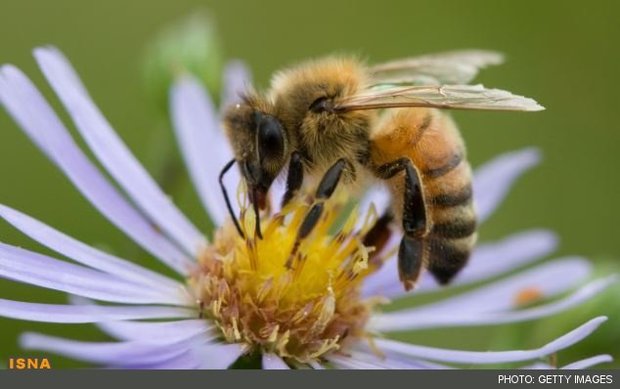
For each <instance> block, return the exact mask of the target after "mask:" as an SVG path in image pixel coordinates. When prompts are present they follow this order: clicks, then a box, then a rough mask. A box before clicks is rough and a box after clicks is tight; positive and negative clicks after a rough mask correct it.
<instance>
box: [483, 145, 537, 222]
mask: <svg viewBox="0 0 620 389" xmlns="http://www.w3.org/2000/svg"><path fill="white" fill-rule="evenodd" d="M539 162H540V153H539V152H538V150H536V149H535V148H528V149H523V150H519V151H514V152H511V153H506V154H502V155H500V156H499V157H496V158H495V159H493V160H492V161H490V162H487V163H486V164H484V165H482V166H480V167H478V168H477V169H476V171H475V172H474V182H473V189H474V203H475V204H476V209H477V212H478V220H479V222H480V223H482V222H484V221H485V220H486V219H487V218H488V217H489V216H490V215H491V214H492V213H493V211H495V209H496V208H497V207H498V206H499V204H501V202H502V201H503V200H504V198H505V197H506V195H507V194H508V191H509V190H510V188H511V187H512V185H513V184H514V182H515V181H516V180H517V178H519V177H520V176H521V175H522V174H523V173H524V172H526V171H527V170H529V169H531V168H532V167H533V166H536V165H537V164H538V163H539Z"/></svg>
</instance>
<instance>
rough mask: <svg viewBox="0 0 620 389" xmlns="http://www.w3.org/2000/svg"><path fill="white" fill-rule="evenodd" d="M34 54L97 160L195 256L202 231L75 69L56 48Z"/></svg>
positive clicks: (158, 225) (167, 232)
mask: <svg viewBox="0 0 620 389" xmlns="http://www.w3.org/2000/svg"><path fill="white" fill-rule="evenodd" d="M34 56H35V58H36V60H37V62H38V64H39V67H40V68H41V71H42V72H43V74H44V75H45V77H46V78H47V81H48V82H49V83H50V85H51V86H52V88H53V89H54V91H55V92H56V95H57V96H58V97H59V98H60V100H61V102H62V103H63V105H64V106H65V108H66V109H67V111H68V112H69V114H70V116H71V118H72V119H73V122H74V123H75V125H76V127H77V129H78V130H79V132H80V134H81V135H82V137H83V138H84V140H85V141H86V143H87V144H88V145H89V147H90V149H91V150H92V151H93V153H94V154H95V156H96V157H97V159H98V160H99V162H101V164H102V165H103V166H104V167H105V168H106V170H107V172H108V173H110V175H111V176H112V177H114V179H115V180H116V181H117V182H118V183H119V184H120V186H121V187H122V188H123V189H124V190H125V192H126V193H127V194H128V195H129V197H131V199H132V200H133V201H134V202H135V204H136V205H137V206H138V207H140V209H141V210H142V211H143V212H144V213H145V214H146V215H147V216H148V217H149V218H150V219H151V220H152V221H153V222H154V223H155V224H156V225H157V227H158V228H159V229H161V230H162V231H164V232H165V233H166V234H168V235H169V236H171V237H172V238H173V239H174V240H175V241H176V242H178V243H179V244H180V245H181V246H182V247H183V248H184V249H185V251H186V252H187V253H188V254H190V255H192V256H194V255H196V254H197V252H198V250H199V249H200V248H201V247H202V246H203V245H204V237H203V235H202V234H201V233H200V232H199V231H198V230H197V229H196V227H194V226H193V225H192V223H191V222H189V220H187V218H185V216H184V215H183V214H182V213H181V212H180V211H179V210H178V209H177V208H176V207H175V206H174V204H173V203H172V202H171V201H170V198H169V197H168V196H167V195H166V194H164V193H163V192H162V191H161V189H160V188H159V187H158V186H157V184H156V183H155V181H154V180H153V178H152V177H151V176H150V175H149V174H148V173H147V171H146V170H145V169H144V167H143V166H142V165H141V164H140V162H138V160H137V159H136V158H135V157H134V155H133V154H132V153H131V151H129V149H128V148H127V146H126V145H125V144H124V143H123V141H122V140H121V139H120V137H119V136H118V134H116V132H115V131H114V130H113V129H112V126H111V125H110V123H108V121H107V120H106V119H105V117H104V116H103V114H102V113H101V111H100V110H99V109H98V108H97V106H96V105H95V103H94V102H93V101H92V99H91V97H90V96H89V94H88V92H87V91H86V88H85V87H84V85H83V84H82V82H81V80H80V78H79V76H78V75H77V73H76V71H75V70H74V69H73V67H72V66H71V64H70V63H69V61H68V60H67V59H66V58H65V57H64V55H63V54H62V53H61V52H60V51H58V50H57V49H56V48H51V47H49V48H37V49H35V50H34Z"/></svg>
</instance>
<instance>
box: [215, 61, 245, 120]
mask: <svg viewBox="0 0 620 389" xmlns="http://www.w3.org/2000/svg"><path fill="white" fill-rule="evenodd" d="M251 84H252V76H251V74H250V71H249V70H248V68H247V67H246V66H245V64H244V63H243V62H242V61H239V60H235V61H230V62H229V63H228V64H226V68H225V69H224V80H223V85H224V88H223V89H222V99H221V102H222V105H221V106H222V109H226V108H228V107H230V106H232V105H233V104H237V103H239V102H241V94H242V93H244V92H245V91H246V90H247V88H248V87H250V86H251Z"/></svg>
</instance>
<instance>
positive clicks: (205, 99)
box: [170, 75, 240, 225]
mask: <svg viewBox="0 0 620 389" xmlns="http://www.w3.org/2000/svg"><path fill="white" fill-rule="evenodd" d="M170 105H171V108H170V111H171V114H172V121H173V123H174V129H175V134H176V136H177V141H178V143H179V147H180V148H181V152H182V153H181V154H182V155H183V158H184V159H185V165H186V166H187V170H188V171H189V175H190V178H191V179H192V182H193V183H194V187H195V188H196V190H197V191H198V195H199V197H200V199H201V201H202V204H203V206H204V207H205V209H206V210H207V212H208V213H209V215H210V216H211V218H212V220H213V221H214V222H215V224H216V225H221V224H222V223H223V222H224V220H226V218H227V217H228V213H227V210H226V204H225V203H224V197H223V195H222V192H221V191H220V190H219V187H218V178H219V174H220V171H221V170H222V168H223V167H224V165H225V164H226V163H227V162H228V161H230V160H231V159H232V158H233V155H232V151H231V149H230V147H229V145H228V144H227V142H226V141H225V140H224V138H223V135H222V134H221V129H220V124H219V119H218V118H217V117H216V113H215V109H214V107H213V103H212V102H211V100H210V98H209V95H208V94H207V93H206V92H205V90H204V89H203V88H202V86H201V85H200V83H199V82H198V81H197V80H196V79H194V78H193V77H192V76H189V75H185V76H183V77H181V78H180V79H179V80H178V81H177V82H176V84H175V85H174V86H173V88H172V91H171V95H170ZM239 180H240V175H239V169H238V168H237V167H236V166H233V167H232V169H231V170H229V172H228V175H227V179H226V185H227V187H228V192H229V194H230V195H231V197H232V204H233V207H234V209H235V212H237V213H238V211H239V209H238V207H237V205H236V204H237V202H236V201H235V199H236V193H237V186H238V184H239Z"/></svg>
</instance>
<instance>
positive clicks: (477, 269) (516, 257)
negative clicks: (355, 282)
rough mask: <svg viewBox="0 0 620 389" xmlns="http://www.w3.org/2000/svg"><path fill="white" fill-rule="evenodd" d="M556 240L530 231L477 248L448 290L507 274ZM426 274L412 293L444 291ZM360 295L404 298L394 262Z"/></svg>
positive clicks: (373, 277)
mask: <svg viewBox="0 0 620 389" xmlns="http://www.w3.org/2000/svg"><path fill="white" fill-rule="evenodd" d="M556 246H557V237H556V235H555V234H553V233H552V232H550V231H546V230H531V231H526V232H522V233H518V234H515V235H511V236H509V237H507V238H504V239H503V240H501V241H499V242H494V243H485V244H480V245H478V246H477V247H476V248H475V249H474V252H473V253H472V256H471V258H470V260H469V263H468V264H467V266H466V267H465V269H463V271H462V272H461V273H460V274H459V275H457V277H456V278H455V280H454V281H453V282H452V283H451V284H450V286H448V287H454V286H461V285H467V284H471V283H474V282H477V281H482V280H485V279H489V278H493V277H495V276H498V275H501V274H504V273H507V272H510V271H512V270H514V269H515V268H517V267H519V266H522V265H525V264H527V263H529V262H532V261H535V260H537V259H540V258H542V257H544V256H546V255H548V254H550V253H551V252H553V251H554V250H555V248H556ZM445 288H446V287H439V286H438V284H437V282H436V281H435V280H434V279H433V277H431V275H430V274H429V273H423V274H422V276H421V278H420V283H419V285H418V288H417V289H416V290H415V293H416V294H419V293H426V292H432V291H436V290H438V289H442V290H444V289H445ZM363 294H364V296H374V295H382V296H385V297H388V298H398V297H403V296H406V295H408V294H407V292H405V291H404V289H403V287H402V285H401V284H400V282H398V269H397V261H396V259H395V258H392V259H390V260H388V261H387V262H386V263H385V264H384V265H383V267H382V268H381V269H379V271H378V272H376V273H375V274H373V275H371V276H370V277H368V279H367V280H366V281H365V282H364V287H363Z"/></svg>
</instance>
